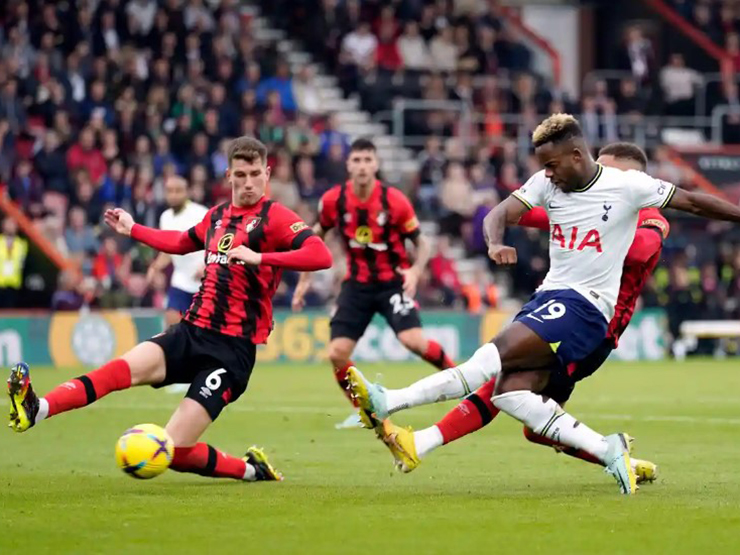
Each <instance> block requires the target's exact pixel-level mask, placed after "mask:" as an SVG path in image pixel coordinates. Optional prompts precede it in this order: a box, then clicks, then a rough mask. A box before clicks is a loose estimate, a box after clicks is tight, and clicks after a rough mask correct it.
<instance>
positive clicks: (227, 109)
mask: <svg viewBox="0 0 740 555" xmlns="http://www.w3.org/2000/svg"><path fill="white" fill-rule="evenodd" d="M208 109H211V110H215V111H216V113H217V114H218V119H217V121H218V128H217V129H218V131H217V130H216V129H213V126H212V125H211V131H210V132H211V134H215V133H217V132H218V133H221V134H224V135H236V134H237V133H236V128H235V125H236V122H237V121H238V120H239V112H238V110H237V109H236V108H235V107H234V105H233V104H232V102H231V100H229V98H228V97H227V95H226V87H224V85H223V84H221V83H214V84H213V85H212V86H211V89H210V98H209V102H208V106H207V108H206V110H208ZM207 114H208V111H206V115H207ZM204 118H205V115H204Z"/></svg>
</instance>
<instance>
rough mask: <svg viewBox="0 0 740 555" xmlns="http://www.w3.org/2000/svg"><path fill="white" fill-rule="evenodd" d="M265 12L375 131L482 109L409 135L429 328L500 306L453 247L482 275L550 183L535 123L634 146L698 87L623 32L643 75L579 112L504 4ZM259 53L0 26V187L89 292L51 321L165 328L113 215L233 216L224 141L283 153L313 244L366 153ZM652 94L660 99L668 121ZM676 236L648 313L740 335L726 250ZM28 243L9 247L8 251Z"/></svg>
mask: <svg viewBox="0 0 740 555" xmlns="http://www.w3.org/2000/svg"><path fill="white" fill-rule="evenodd" d="M261 4H262V9H263V11H264V12H265V13H266V14H267V15H268V16H270V15H271V14H273V15H274V14H279V13H283V14H285V13H290V14H292V17H291V18H288V19H285V18H283V19H281V23H283V24H284V26H285V27H286V29H287V30H288V31H289V33H290V34H291V36H292V37H295V38H298V39H300V41H301V44H302V46H303V47H305V48H306V50H308V51H309V52H311V53H312V54H313V55H314V57H315V58H317V59H318V60H319V61H321V62H322V63H323V64H324V66H325V67H326V68H327V69H328V70H329V71H330V72H333V73H334V74H336V75H337V76H338V77H339V83H340V86H341V88H342V90H343V93H344V94H345V95H347V96H350V95H356V96H357V97H358V98H359V99H360V100H361V102H362V106H363V108H365V109H366V110H368V111H370V112H374V113H378V112H382V111H384V110H388V109H389V108H390V107H391V106H392V102H393V99H394V98H396V97H398V96H405V97H410V98H420V99H426V100H438V101H456V102H460V103H463V104H465V105H466V106H469V107H471V108H472V113H473V114H474V118H473V124H472V125H469V126H466V127H463V126H461V125H460V118H459V112H456V111H454V110H431V111H426V112H421V111H420V112H414V111H410V112H409V113H408V114H407V121H406V129H407V132H408V133H409V134H410V135H413V136H417V137H421V141H420V144H419V149H418V153H417V155H418V162H419V171H418V174H417V175H415V176H413V178H412V179H411V180H410V181H409V182H408V183H403V184H400V185H402V187H403V188H404V189H405V190H406V192H407V193H409V194H410V196H411V198H412V199H413V200H414V203H415V205H416V207H417V209H418V212H419V214H420V216H421V217H422V219H424V220H427V221H433V222H438V227H439V237H438V240H437V241H436V245H437V246H436V254H435V256H434V258H433V259H432V261H431V264H430V272H429V274H428V276H427V277H426V281H425V283H424V284H423V286H422V288H421V290H420V294H419V298H420V301H421V303H422V304H423V305H427V306H430V305H431V306H439V305H445V306H458V307H462V306H467V307H468V308H469V309H470V310H480V309H481V308H482V307H483V306H485V305H486V304H489V305H496V304H497V303H498V301H499V299H498V296H497V294H496V288H495V286H494V285H493V283H492V282H491V281H490V278H489V277H488V274H487V273H485V272H484V273H481V272H479V271H476V272H474V273H473V274H471V275H469V276H462V275H461V274H460V273H459V272H458V271H457V269H456V259H455V257H454V256H453V255H452V254H451V250H455V249H451V247H455V248H456V250H457V251H460V250H462V251H464V253H465V254H466V256H468V257H479V258H481V259H484V258H485V246H484V241H483V237H482V232H481V222H482V219H483V217H484V216H485V214H486V213H487V211H488V210H489V209H490V208H491V207H492V206H494V205H495V204H496V203H497V202H498V201H499V200H500V199H502V198H504V197H505V196H507V195H508V194H509V193H510V192H511V191H513V190H514V189H516V188H517V187H519V186H520V185H521V184H522V183H523V182H524V181H525V180H526V178H527V176H528V175H531V174H532V173H534V172H535V171H537V170H538V169H539V168H538V167H537V164H536V161H535V160H534V158H533V157H532V156H530V155H529V141H528V132H529V131H531V130H532V129H533V128H534V126H535V125H536V124H537V123H538V117H539V115H541V114H545V113H549V112H558V111H570V112H573V113H576V114H579V115H580V118H581V121H582V123H583V125H584V128H585V129H586V132H587V134H588V138H589V140H590V141H591V142H593V143H594V144H597V145H598V144H604V143H606V142H610V141H614V140H618V139H619V140H630V139H631V138H633V129H634V126H631V125H630V124H629V121H628V122H627V123H625V119H624V118H621V119H619V120H618V119H617V118H616V117H615V116H626V117H629V118H632V120H633V121H639V120H640V118H642V117H644V116H646V115H651V114H669V115H685V114H689V113H691V109H692V107H693V106H694V104H693V102H694V98H693V91H694V87H693V83H694V80H695V79H696V72H695V71H694V70H693V69H690V68H686V67H685V62H684V60H683V59H682V57H681V55H680V54H674V55H672V56H670V58H669V61H668V63H667V64H665V66H664V67H663V68H662V69H660V70H658V60H656V59H655V54H654V50H653V48H652V44H651V42H650V40H649V39H647V38H646V37H645V36H644V35H643V34H642V32H641V30H640V28H639V27H633V28H630V29H629V30H628V31H627V33H626V40H625V44H624V46H623V52H622V58H621V59H622V60H623V67H622V69H624V70H625V71H627V72H629V73H630V75H628V76H625V77H624V78H622V79H621V80H619V81H618V82H617V83H616V84H613V83H607V82H606V81H603V80H598V79H597V80H595V81H593V82H591V83H590V84H589V87H587V89H586V90H585V91H584V95H583V97H582V98H580V99H571V98H569V97H568V96H567V95H566V94H564V93H563V92H562V91H560V90H558V89H557V88H554V87H552V86H550V85H549V84H548V82H547V80H546V79H545V78H544V77H543V76H542V75H538V74H537V73H536V72H535V71H534V70H533V55H532V52H531V51H530V50H529V48H528V46H527V45H526V44H525V43H524V42H522V41H520V40H519V38H518V37H517V35H516V34H515V32H514V31H513V30H512V27H511V26H510V25H505V24H503V19H504V15H503V13H502V12H501V8H500V6H499V3H498V2H497V1H496V0H491V1H489V2H488V3H487V5H488V9H486V10H485V11H483V12H480V13H479V12H477V11H475V10H474V9H473V8H474V6H475V5H476V4H477V3H476V2H464V1H460V2H423V1H421V0H404V1H400V2H370V1H366V2H360V1H358V0H345V1H343V2H338V1H337V0H321V1H318V0H302V1H300V2H298V1H287V0H272V1H270V2H262V3H261ZM676 4H682V5H684V7H682V9H689V10H690V11H691V13H693V14H694V15H696V14H697V13H701V12H702V11H703V10H704V9H705V8H703V6H704V4H705V3H703V2H696V3H694V2H676ZM694 4H696V5H694ZM288 5H289V6H290V8H291V9H290V10H288V9H286V8H287V7H288ZM689 5H690V6H691V7H690V8H688V7H685V6H689ZM679 7H680V6H679ZM728 10H729V9H728V8H727V6H726V5H722V6H721V7H720V8H719V19H718V20H717V21H719V22H725V21H726V20H728V17H729V15H728V14H729V11H728ZM687 13H688V12H687ZM734 13H735V12H733V19H732V21H733V24H732V25H731V26H727V25H724V23H722V25H720V28H721V29H724V30H725V31H726V32H727V35H726V39H727V41H731V40H736V39H731V38H730V37H732V36H733V34H734V33H735V30H736V23H737V22H736V20H735V19H734ZM252 31H253V22H252V20H251V19H250V18H249V17H247V16H245V15H244V13H242V12H241V11H240V8H239V3H238V2H237V1H236V0H220V1H218V0H216V1H208V0H162V1H160V2H157V1H155V0H98V1H95V0H90V1H87V2H86V1H84V0H79V1H77V2H67V3H56V2H45V1H42V0H23V1H21V0H8V1H7V2H4V3H3V5H2V7H0V181H2V182H3V183H5V184H6V191H7V194H8V195H9V196H10V197H11V198H12V199H13V200H14V201H15V202H17V203H18V204H19V205H20V206H21V207H22V209H23V211H24V212H25V213H26V214H28V215H29V216H30V217H31V218H32V219H33V220H34V222H35V225H36V226H37V227H38V229H39V230H40V231H41V232H42V233H43V234H44V235H45V236H46V237H47V238H48V239H49V240H50V241H51V243H52V244H53V245H54V246H55V247H56V249H57V250H59V251H60V252H61V253H62V254H63V255H64V256H66V257H69V258H71V259H73V260H75V261H76V262H77V263H79V265H80V268H81V269H82V273H83V274H84V276H85V279H83V280H82V281H80V282H78V281H77V280H75V279H74V277H73V275H71V274H69V273H67V272H63V273H62V274H61V275H60V277H59V283H58V290H57V292H56V293H55V295H54V298H53V300H52V306H53V308H58V309H65V308H69V309H76V308H79V307H80V306H82V305H93V306H104V307H114V306H155V307H161V306H162V303H163V300H164V291H165V288H166V282H165V280H164V279H162V278H156V279H155V280H154V282H153V283H148V282H147V280H146V278H145V275H146V270H147V267H148V265H149V263H150V262H151V260H152V258H153V253H152V252H151V251H150V250H149V249H147V248H145V247H142V246H140V245H138V246H137V245H132V244H130V243H127V242H122V241H120V240H119V239H116V238H114V237H113V236H111V235H109V234H108V233H107V232H106V231H105V230H104V228H103V227H102V226H101V214H102V212H103V210H104V209H105V208H106V207H107V206H109V205H112V204H115V205H118V206H122V207H124V208H125V209H127V210H129V211H130V212H131V213H132V214H133V215H134V218H135V219H136V221H138V222H141V223H144V224H146V225H150V226H156V225H157V224H158V220H159V215H160V214H161V212H162V211H163V210H164V208H165V207H164V204H163V203H164V195H163V183H164V181H165V180H166V179H167V177H168V176H172V175H182V176H185V177H186V178H187V180H188V182H189V183H190V186H191V195H192V198H193V200H195V201H197V202H200V203H203V204H206V205H211V204H213V203H216V202H219V201H221V200H223V199H225V198H227V197H228V195H229V190H228V188H227V186H226V185H225V183H224V181H223V179H222V176H223V173H224V170H225V168H226V156H225V145H226V144H227V141H228V139H229V138H230V137H234V136H237V135H240V134H249V135H254V136H257V137H258V138H260V139H261V140H262V141H263V142H265V143H266V144H267V145H268V146H269V147H270V165H271V166H272V167H273V177H272V179H271V185H270V187H271V189H270V194H271V196H273V197H274V198H276V199H278V200H279V201H280V202H283V203H284V204H286V205H287V206H289V207H290V208H293V209H295V210H296V211H298V212H299V213H300V214H301V215H302V216H304V218H305V219H306V221H308V222H313V221H314V220H315V216H314V214H315V208H316V204H317V202H318V199H319V198H320V196H321V194H322V193H323V192H324V191H325V190H326V189H327V188H328V187H330V186H331V185H333V184H335V183H337V182H341V181H342V180H344V179H345V167H344V157H345V154H346V152H347V147H348V144H349V140H350V137H349V136H347V135H346V134H344V133H342V132H341V131H340V130H339V129H338V125H337V121H336V118H335V117H334V116H333V114H331V113H326V112H324V110H323V108H322V105H321V102H320V99H319V94H318V90H317V85H316V82H315V77H316V76H315V74H314V70H313V69H312V68H311V67H305V68H302V69H300V70H299V71H297V73H295V74H293V73H292V72H291V68H290V66H289V65H288V63H287V62H286V60H284V59H283V58H282V57H281V56H280V55H279V54H278V51H277V49H276V46H275V45H274V44H269V43H262V42H260V41H258V40H257V39H256V38H255V33H253V32H252ZM734 36H735V37H737V35H736V34H734ZM656 76H657V80H656ZM655 90H658V91H662V95H660V94H658V95H657V98H658V100H657V101H656V95H655V94H653V91H655ZM510 114H514V115H516V116H517V122H516V123H511V121H510V120H509V119H506V117H505V116H507V115H510ZM650 154H651V167H650V172H651V173H652V174H653V175H655V176H658V177H661V178H663V179H666V180H670V181H673V182H677V183H679V184H683V185H689V184H690V181H691V180H690V176H689V175H687V174H686V172H685V170H682V169H680V168H678V167H677V166H675V165H674V164H673V163H672V162H671V161H670V159H669V157H668V156H667V154H666V152H665V150H664V149H662V148H660V147H657V148H654V149H652V150H651V152H650ZM682 226H683V223H682V222H677V223H676V224H675V227H674V234H673V235H672V237H671V238H670V239H669V240H668V242H667V245H666V251H665V252H666V264H665V265H664V266H663V267H662V269H661V270H659V272H658V273H657V274H656V278H655V279H654V280H653V284H652V286H651V289H650V291H651V294H649V295H647V296H646V299H645V300H646V302H647V303H648V304H655V305H662V306H668V307H674V308H673V309H671V310H674V312H676V311H679V312H680V310H684V308H685V307H686V306H687V303H688V304H689V305H690V306H691V307H693V308H692V310H693V311H694V312H696V311H697V310H700V311H702V313H705V314H706V315H707V316H712V317H729V316H734V317H738V316H739V315H740V313H739V312H738V307H737V306H736V303H734V298H735V297H736V294H737V292H738V288H739V287H740V283H739V282H738V278H737V277H736V276H740V248H738V247H737V246H736V245H735V244H732V243H722V242H721V241H716V242H715V243H713V244H712V246H713V247H715V248H708V249H705V248H703V247H702V248H700V249H697V248H695V247H692V245H691V243H688V242H687V241H686V238H685V237H686V236H689V235H686V236H684V235H683V234H681V233H679V230H681V229H682ZM689 227H690V226H689ZM724 229H725V228H721V227H718V228H717V229H716V230H715V232H716V235H715V237H717V236H718V235H719V234H720V233H721V232H722V231H723V230H724ZM16 233H17V230H15V229H14V226H13V225H12V224H8V225H3V235H4V237H5V239H6V240H8V241H10V240H9V239H8V238H9V237H13V236H14V235H15V234H16ZM510 241H511V242H512V244H513V245H515V246H516V247H517V248H518V250H519V252H520V256H519V260H520V263H519V265H518V266H517V267H516V268H514V269H513V270H512V271H511V274H510V275H511V280H510V281H511V283H512V284H513V293H514V294H515V295H516V296H520V297H524V296H526V295H528V294H529V293H530V292H531V291H532V290H533V289H534V288H535V287H536V286H537V284H538V283H539V282H540V281H541V279H542V277H543V276H544V273H545V272H546V270H547V238H546V237H543V236H542V235H541V234H540V233H539V232H536V231H530V230H524V229H516V230H513V231H512V232H511V235H510ZM8 244H10V242H8ZM331 247H332V249H333V251H334V253H335V261H336V264H335V268H334V269H333V270H331V271H326V272H323V273H322V274H321V277H320V278H318V279H316V280H315V283H314V286H313V290H312V293H311V295H309V297H308V299H307V300H308V302H309V304H313V305H321V304H324V303H326V302H327V301H328V300H329V299H330V298H331V297H332V295H333V294H334V293H335V291H336V285H337V283H338V281H339V280H340V279H341V277H342V275H343V273H344V267H343V265H344V261H343V257H342V256H341V249H340V247H339V245H337V244H332V245H331ZM3 252H5V251H3V250H0V257H2V256H9V255H7V254H6V255H3ZM8 252H9V251H8ZM484 274H485V276H484ZM496 275H497V277H496V278H495V279H496V280H498V277H499V276H501V273H500V271H498V270H497V271H496ZM295 280H296V276H294V275H290V274H288V275H286V278H285V280H284V283H283V284H282V286H281V289H280V291H279V294H278V296H277V297H276V304H278V305H281V304H282V305H284V306H287V305H288V304H289V300H290V294H291V291H292V287H293V286H294V284H295ZM481 283H487V284H488V287H486V288H485V289H483V290H482V289H481V287H480V284H481ZM6 288H9V289H14V286H9V287H6ZM3 289H4V288H3V287H0V290H3ZM5 306H8V304H7V303H6V304H5ZM675 307H681V308H680V310H679V309H678V308H675ZM669 312H670V311H669Z"/></svg>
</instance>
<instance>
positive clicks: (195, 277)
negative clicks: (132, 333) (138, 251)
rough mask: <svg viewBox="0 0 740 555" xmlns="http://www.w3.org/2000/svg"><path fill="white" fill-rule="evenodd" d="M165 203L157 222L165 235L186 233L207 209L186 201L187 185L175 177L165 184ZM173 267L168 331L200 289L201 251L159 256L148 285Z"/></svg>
mask: <svg viewBox="0 0 740 555" xmlns="http://www.w3.org/2000/svg"><path fill="white" fill-rule="evenodd" d="M164 194H165V201H166V202H167V206H169V208H168V209H167V210H165V211H164V212H163V213H162V216H161V217H160V219H159V227H160V229H165V230H168V231H187V230H188V229H190V228H192V227H194V226H195V225H197V224H198V223H200V222H201V221H202V220H203V218H204V217H205V215H206V212H208V209H207V208H206V207H205V206H203V205H201V204H198V203H197V202H193V201H191V200H190V199H189V198H188V184H187V182H186V181H185V180H184V179H183V178H182V177H178V176H174V177H170V178H168V179H167V181H166V182H165V184H164ZM170 263H172V266H173V271H172V279H171V280H170V287H169V290H168V291H167V310H166V312H165V323H166V325H167V327H170V326H173V325H175V324H177V323H178V322H179V321H180V319H181V318H182V314H183V313H184V312H185V311H186V310H187V309H188V308H190V304H191V303H192V301H193V295H194V294H195V293H197V292H198V289H199V288H200V282H201V278H202V277H203V269H204V267H205V266H204V263H203V251H200V252H193V253H190V254H186V255H183V256H176V255H169V254H165V253H159V254H158V255H157V258H155V259H154V261H153V262H152V264H151V266H149V270H148V271H147V281H148V282H149V283H151V282H152V281H153V280H154V277H155V275H156V274H158V273H160V272H162V271H163V270H164V269H165V268H167V266H169V265H170Z"/></svg>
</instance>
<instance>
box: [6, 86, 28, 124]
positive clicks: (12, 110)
mask: <svg viewBox="0 0 740 555" xmlns="http://www.w3.org/2000/svg"><path fill="white" fill-rule="evenodd" d="M27 118H28V116H27V113H26V107H25V106H24V104H23V99H22V97H21V96H20V95H19V94H18V81H17V80H16V79H8V80H7V81H6V82H5V84H4V85H3V86H2V91H1V92H0V119H3V120H5V121H7V122H8V125H10V130H11V131H12V132H13V134H15V135H17V134H18V133H20V132H21V131H22V130H23V129H25V127H26V121H27Z"/></svg>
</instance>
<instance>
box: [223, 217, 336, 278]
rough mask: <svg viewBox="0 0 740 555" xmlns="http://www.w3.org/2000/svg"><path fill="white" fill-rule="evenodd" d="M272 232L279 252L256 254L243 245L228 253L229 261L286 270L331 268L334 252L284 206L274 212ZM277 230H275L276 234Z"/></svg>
mask: <svg viewBox="0 0 740 555" xmlns="http://www.w3.org/2000/svg"><path fill="white" fill-rule="evenodd" d="M272 222H273V223H271V224H270V232H269V233H271V234H273V235H274V237H275V241H274V243H273V244H274V245H275V246H276V248H277V249H278V250H277V251H275V252H261V253H260V252H255V251H253V250H251V249H249V248H247V247H245V246H244V245H240V246H238V247H236V248H234V249H232V250H231V251H229V253H228V260H229V262H232V261H235V260H236V261H241V262H244V263H245V264H249V265H253V266H259V265H260V264H263V265H266V266H275V267H278V268H284V269H286V270H297V271H302V272H314V271H317V270H325V269H327V268H330V267H331V264H332V259H331V252H329V249H328V248H327V246H326V245H325V244H324V242H323V241H322V240H321V239H319V238H318V237H316V235H314V232H313V230H312V229H311V228H310V227H308V225H306V224H305V223H304V222H303V221H302V220H301V219H300V218H299V217H298V215H297V214H295V213H294V212H293V211H291V210H289V209H287V208H285V207H284V206H281V205H276V207H275V208H273V209H272ZM273 230H274V231H273Z"/></svg>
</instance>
